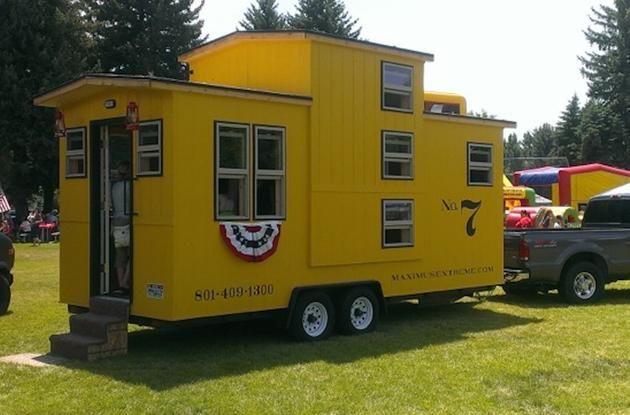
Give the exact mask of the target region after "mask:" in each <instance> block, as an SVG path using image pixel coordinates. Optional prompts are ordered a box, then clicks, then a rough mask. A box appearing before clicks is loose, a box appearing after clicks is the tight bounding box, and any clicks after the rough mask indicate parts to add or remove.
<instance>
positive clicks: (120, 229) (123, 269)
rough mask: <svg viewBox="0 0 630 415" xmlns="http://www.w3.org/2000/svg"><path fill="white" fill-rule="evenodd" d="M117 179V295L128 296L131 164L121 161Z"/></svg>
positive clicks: (114, 205) (114, 211)
mask: <svg viewBox="0 0 630 415" xmlns="http://www.w3.org/2000/svg"><path fill="white" fill-rule="evenodd" d="M116 173H117V177H116V178H115V180H112V182H113V183H112V214H111V225H112V236H113V238H114V248H115V255H116V258H115V264H116V277H117V279H118V290H116V291H114V293H116V294H128V293H129V287H130V281H129V275H130V270H129V268H130V266H129V265H130V264H129V245H130V226H129V225H130V222H131V221H130V215H131V191H130V188H131V183H130V182H129V162H128V161H125V160H123V161H121V162H120V163H119V164H118V169H117V171H116Z"/></svg>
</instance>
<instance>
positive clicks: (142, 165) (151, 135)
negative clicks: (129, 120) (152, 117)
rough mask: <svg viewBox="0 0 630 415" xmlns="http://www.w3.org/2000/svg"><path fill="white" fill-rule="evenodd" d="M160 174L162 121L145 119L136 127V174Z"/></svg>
mask: <svg viewBox="0 0 630 415" xmlns="http://www.w3.org/2000/svg"><path fill="white" fill-rule="evenodd" d="M161 174H162V121H161V120H157V121H146V122H142V123H140V126H139V128H138V145H137V146H136V175H137V176H160V175H161Z"/></svg>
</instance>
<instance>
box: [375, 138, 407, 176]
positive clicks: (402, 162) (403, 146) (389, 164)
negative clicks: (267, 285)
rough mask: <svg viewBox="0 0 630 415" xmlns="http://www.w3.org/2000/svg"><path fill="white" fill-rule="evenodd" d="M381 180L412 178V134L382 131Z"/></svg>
mask: <svg viewBox="0 0 630 415" xmlns="http://www.w3.org/2000/svg"><path fill="white" fill-rule="evenodd" d="M382 169H383V178H384V179H412V178H413V134H409V133H398V132H393V131H383V166H382Z"/></svg>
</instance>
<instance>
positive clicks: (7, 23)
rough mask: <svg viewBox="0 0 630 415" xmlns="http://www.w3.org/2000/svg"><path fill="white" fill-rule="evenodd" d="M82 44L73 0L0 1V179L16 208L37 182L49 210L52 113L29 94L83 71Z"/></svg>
mask: <svg viewBox="0 0 630 415" xmlns="http://www.w3.org/2000/svg"><path fill="white" fill-rule="evenodd" d="M86 49H87V39H86V35H85V29H84V26H83V24H82V21H81V18H80V15H79V10H78V8H77V3H76V2H74V1H70V0H30V1H22V0H0V180H1V181H2V185H3V187H4V190H5V191H6V193H7V194H8V195H9V196H10V197H11V198H12V201H13V203H14V204H15V205H16V207H17V208H18V210H19V211H21V213H23V210H24V208H25V204H26V200H27V198H28V197H29V196H30V195H31V194H33V193H35V192H36V191H37V189H39V188H40V186H41V188H42V189H43V192H44V198H45V207H46V208H47V209H50V207H51V201H52V196H53V192H54V190H55V189H56V188H57V186H58V177H57V176H58V175H57V159H58V151H57V148H58V144H57V139H55V138H54V136H53V127H54V113H53V110H51V109H46V108H39V107H35V106H34V105H33V98H34V97H35V96H36V95H37V94H39V93H41V92H43V91H45V90H47V89H50V88H52V87H55V86H58V85H59V84H61V83H62V82H65V81H68V80H69V79H72V78H73V77H75V76H77V75H78V74H79V73H80V72H82V71H83V70H84V69H85V67H86V62H85V58H84V57H85V56H86V55H87V52H86Z"/></svg>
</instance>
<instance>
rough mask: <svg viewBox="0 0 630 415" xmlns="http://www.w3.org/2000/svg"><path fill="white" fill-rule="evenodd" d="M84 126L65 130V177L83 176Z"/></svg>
mask: <svg viewBox="0 0 630 415" xmlns="http://www.w3.org/2000/svg"><path fill="white" fill-rule="evenodd" d="M85 171H86V170H85V128H73V129H69V130H67V131H66V177H85Z"/></svg>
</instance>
